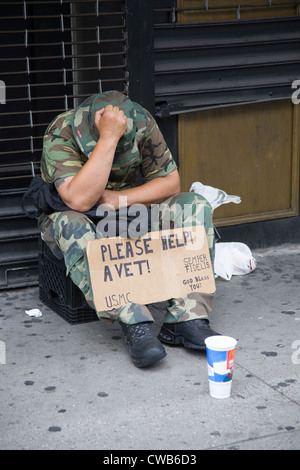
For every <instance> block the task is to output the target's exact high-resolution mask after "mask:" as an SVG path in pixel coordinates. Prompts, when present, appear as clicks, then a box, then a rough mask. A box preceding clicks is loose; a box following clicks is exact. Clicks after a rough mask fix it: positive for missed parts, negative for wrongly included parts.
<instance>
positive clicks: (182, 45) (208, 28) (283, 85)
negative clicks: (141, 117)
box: [154, 2, 300, 117]
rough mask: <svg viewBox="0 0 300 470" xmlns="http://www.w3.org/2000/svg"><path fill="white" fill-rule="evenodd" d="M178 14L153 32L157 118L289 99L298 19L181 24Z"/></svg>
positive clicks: (295, 72) (297, 60) (298, 68)
mask: <svg viewBox="0 0 300 470" xmlns="http://www.w3.org/2000/svg"><path fill="white" fill-rule="evenodd" d="M277 3H278V2H277ZM279 3H280V2H279ZM291 3H293V4H299V2H291ZM209 5H213V2H209ZM248 6H249V5H248ZM203 8H204V7H203ZM212 8H213V6H212ZM231 8H232V6H231ZM162 11H163V9H158V10H157V15H158V13H159V12H162ZM237 11H239V10H237ZM177 13H178V12H177V10H176V9H175V8H173V9H172V8H170V9H169V19H168V21H167V22H164V23H160V22H156V24H155V26H154V58H155V104H156V105H155V114H156V116H159V117H165V116H169V115H172V114H174V115H175V114H179V113H183V112H184V113H185V112H189V111H197V110H201V109H205V108H213V107H221V106H229V105H230V106H232V105H236V104H243V103H250V102H254V101H256V102H257V101H268V100H275V99H284V98H290V97H291V94H292V90H291V85H292V82H293V81H294V80H296V79H297V78H298V79H299V77H300V17H299V16H295V17H287V18H272V19H260V20H239V18H237V20H236V21H230V22H229V21H228V22H207V23H187V24H186V23H177V21H176V18H177V17H176V15H177ZM161 14H162V13H161ZM165 14H166V13H165ZM157 18H158V16H157Z"/></svg>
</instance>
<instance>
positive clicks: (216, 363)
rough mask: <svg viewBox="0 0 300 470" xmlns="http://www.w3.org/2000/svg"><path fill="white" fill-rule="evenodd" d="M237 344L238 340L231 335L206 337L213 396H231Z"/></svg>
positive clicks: (210, 389)
mask: <svg viewBox="0 0 300 470" xmlns="http://www.w3.org/2000/svg"><path fill="white" fill-rule="evenodd" d="M236 344H237V340H236V339H234V338H232V337H231V336H223V335H215V336H209V337H208V338H206V339H205V345H206V355H207V369H208V382H209V392H210V395H211V396H212V397H213V398H229V397H230V394H231V384H232V372H233V363H234V353H235V347H236Z"/></svg>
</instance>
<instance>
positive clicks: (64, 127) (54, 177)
mask: <svg viewBox="0 0 300 470" xmlns="http://www.w3.org/2000/svg"><path fill="white" fill-rule="evenodd" d="M70 114H71V111H69V112H67V113H63V114H61V115H59V116H57V118H56V119H55V120H54V121H53V122H52V123H51V124H50V125H49V127H48V129H47V130H46V133H45V136H44V142H43V154H42V158H41V175H42V178H43V179H44V180H45V181H46V182H48V183H53V182H55V181H56V182H58V180H60V182H62V181H63V180H64V179H65V178H67V177H68V176H75V175H76V174H77V173H78V172H79V170H80V169H81V168H82V166H83V164H84V163H85V161H86V157H84V155H82V154H81V152H80V151H79V149H78V146H77V144H76V142H75V139H74V137H73V132H72V127H71V124H70V123H69V117H70Z"/></svg>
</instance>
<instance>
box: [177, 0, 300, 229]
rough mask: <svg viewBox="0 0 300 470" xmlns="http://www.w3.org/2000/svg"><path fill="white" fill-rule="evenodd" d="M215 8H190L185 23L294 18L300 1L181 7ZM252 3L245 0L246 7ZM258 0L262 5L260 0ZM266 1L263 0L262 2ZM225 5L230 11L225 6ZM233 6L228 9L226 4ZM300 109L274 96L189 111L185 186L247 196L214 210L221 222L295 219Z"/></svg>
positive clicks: (187, 4)
mask: <svg viewBox="0 0 300 470" xmlns="http://www.w3.org/2000/svg"><path fill="white" fill-rule="evenodd" d="M205 3H206V5H207V6H208V7H209V6H210V5H213V6H214V8H216V9H215V10H214V9H213V8H212V9H210V8H208V9H204V10H201V11H182V13H181V14H180V15H179V17H178V20H179V21H182V22H184V21H187V22H192V21H220V20H221V21H224V20H233V19H236V18H237V15H239V18H241V17H242V15H243V17H244V18H256V17H269V16H270V15H273V16H276V15H277V16H287V15H293V14H295V13H296V7H295V6H289V5H287V6H280V8H275V7H274V10H272V13H271V8H272V7H268V8H267V7H265V8H262V7H257V8H254V7H252V8H245V9H243V8H240V9H239V10H238V11H237V8H236V7H233V6H232V8H229V7H230V4H232V5H234V4H235V5H236V2H232V1H231V2H230V1H229V0H214V1H213V2H212V1H210V0H209V1H208V2H199V1H197V2H196V0H180V1H179V2H178V6H179V7H181V8H195V7H196V5H197V6H198V7H199V5H200V4H201V5H202V4H203V5H205ZM246 3H248V4H249V2H242V1H240V2H239V4H240V5H241V6H242V5H243V4H244V5H246ZM251 3H252V4H254V3H255V2H254V1H252V2H251ZM256 3H261V2H256ZM217 7H224V9H222V8H221V9H217ZM225 7H226V8H225ZM299 131H300V129H299V106H298V105H293V103H292V101H291V100H280V101H269V102H265V103H253V104H247V105H240V106H232V107H226V108H219V109H211V110H205V111H199V112H193V113H186V114H181V115H179V117H178V153H179V170H180V175H181V181H182V190H184V191H188V190H189V188H190V186H191V184H192V183H193V182H195V181H200V182H201V183H203V184H206V185H210V186H214V187H217V188H220V189H223V190H224V191H226V192H227V193H228V194H233V195H237V196H240V197H241V199H242V202H241V203H240V204H233V203H230V204H226V205H223V206H221V207H219V208H217V209H216V210H215V212H214V221H215V225H216V226H221V225H232V224H239V223H244V222H251V221H258V220H266V219H274V218H279V217H289V216H295V215H297V214H298V202H299Z"/></svg>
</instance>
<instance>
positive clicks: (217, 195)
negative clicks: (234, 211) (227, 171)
mask: <svg viewBox="0 0 300 470" xmlns="http://www.w3.org/2000/svg"><path fill="white" fill-rule="evenodd" d="M191 191H193V192H194V193H197V194H200V195H201V196H203V197H205V199H207V201H208V202H209V203H210V205H211V207H212V208H213V210H215V209H216V208H217V207H219V206H221V205H222V204H228V203H229V202H234V203H235V204H239V203H240V202H241V198H240V197H239V196H229V195H228V194H227V193H225V191H222V189H218V188H213V187H212V186H206V185H205V184H202V183H200V182H199V181H196V182H195V183H193V184H192V186H191V187H190V192H191Z"/></svg>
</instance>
